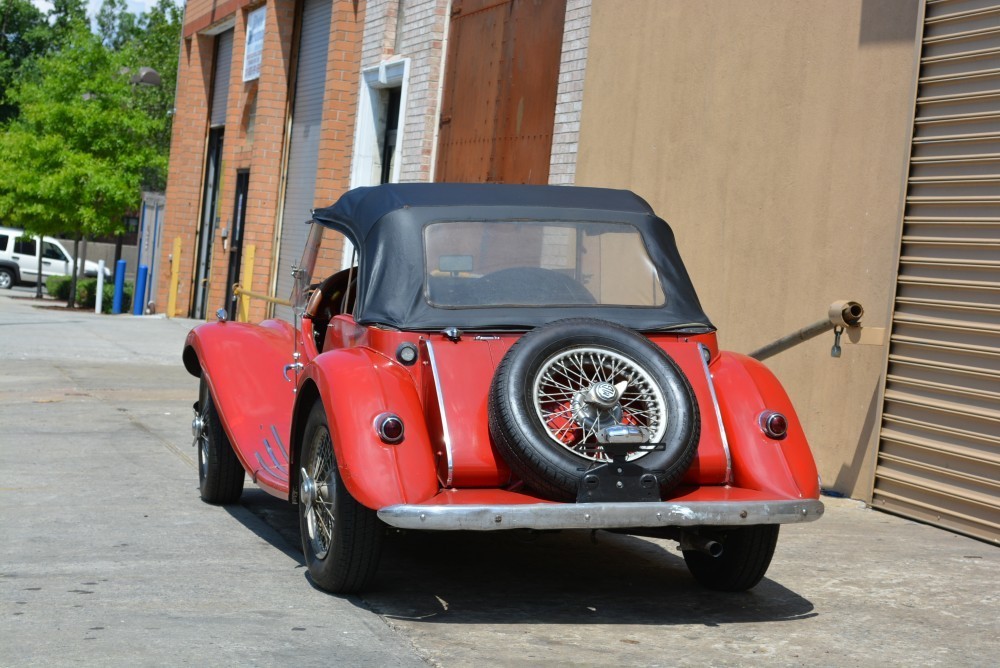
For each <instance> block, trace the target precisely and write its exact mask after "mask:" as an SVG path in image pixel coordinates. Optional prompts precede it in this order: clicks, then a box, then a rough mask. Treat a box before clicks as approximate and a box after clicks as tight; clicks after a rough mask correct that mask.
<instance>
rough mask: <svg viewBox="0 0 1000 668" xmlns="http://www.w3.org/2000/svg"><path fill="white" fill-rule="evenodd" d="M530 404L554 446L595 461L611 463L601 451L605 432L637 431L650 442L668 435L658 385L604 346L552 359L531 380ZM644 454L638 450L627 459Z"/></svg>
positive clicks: (573, 350) (571, 351) (578, 349)
mask: <svg viewBox="0 0 1000 668" xmlns="http://www.w3.org/2000/svg"><path fill="white" fill-rule="evenodd" d="M532 401H533V404H534V408H535V412H536V414H537V415H538V418H539V420H541V423H542V425H543V426H544V427H545V430H546V431H547V432H548V434H549V436H551V437H552V440H553V441H555V442H556V443H558V444H559V445H560V446H562V447H563V448H565V449H566V450H568V451H569V452H571V453H573V454H574V455H578V456H580V457H583V458H584V459H588V460H590V461H594V462H606V461H610V460H611V458H610V457H609V456H608V455H607V454H606V453H605V452H604V450H603V448H601V441H600V435H601V431H602V430H603V429H606V428H608V427H613V426H619V425H626V426H632V427H641V428H642V429H643V430H644V433H645V434H646V436H647V438H646V442H648V443H659V442H660V440H661V439H662V438H663V434H664V432H665V431H666V424H667V419H668V414H667V407H666V402H665V401H664V399H663V393H662V392H661V391H660V389H659V387H658V386H657V384H656V382H654V381H653V379H652V378H651V377H650V375H649V374H648V373H647V372H646V371H645V370H644V369H643V368H642V367H641V366H640V365H639V364H637V363H636V362H635V361H633V360H631V359H629V358H628V357H625V356H624V355H622V354H620V353H617V352H615V351H613V350H610V349H608V348H604V347H597V346H580V347H576V348H570V349H567V350H562V351H559V352H558V353H556V354H554V355H552V356H551V357H550V358H549V359H548V360H546V361H545V362H544V363H543V364H542V366H541V368H540V369H539V370H538V373H537V374H536V376H535V381H534V387H533V389H532ZM646 454H648V452H645V451H641V450H636V451H635V452H632V453H630V454H629V456H628V459H629V460H630V461H631V460H634V459H638V458H639V457H642V456H644V455H646Z"/></svg>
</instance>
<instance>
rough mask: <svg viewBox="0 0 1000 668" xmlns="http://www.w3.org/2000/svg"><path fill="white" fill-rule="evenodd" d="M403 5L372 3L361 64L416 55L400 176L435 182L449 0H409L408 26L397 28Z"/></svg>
mask: <svg viewBox="0 0 1000 668" xmlns="http://www.w3.org/2000/svg"><path fill="white" fill-rule="evenodd" d="M398 7H399V2H398V0H372V1H371V2H369V3H368V10H367V15H368V18H367V21H366V22H365V30H364V39H363V45H362V49H361V51H362V62H361V65H362V68H364V69H367V68H369V67H376V66H378V64H379V63H380V62H382V61H384V60H388V59H392V58H396V57H403V58H410V59H411V62H410V74H409V81H408V82H407V101H406V110H405V120H404V125H403V127H402V128H400V130H401V131H402V142H401V143H400V144H399V148H398V149H397V150H399V155H398V156H397V158H396V159H397V160H398V161H400V177H399V180H400V181H403V182H406V181H430V180H431V179H432V177H433V164H432V159H433V154H434V129H435V123H436V122H437V114H438V89H439V88H440V82H441V76H442V72H441V64H442V49H443V46H444V34H445V29H446V26H447V18H448V14H447V12H448V0H405V2H404V5H403V17H402V20H403V27H402V30H397V28H398V26H397V21H398V20H399V17H398V16H397V15H396V13H397V10H398ZM397 34H398V35H399V37H400V39H399V43H398V44H397V43H396V42H397V40H396V36H397ZM397 46H398V49H397ZM355 81H358V79H356V80H355Z"/></svg>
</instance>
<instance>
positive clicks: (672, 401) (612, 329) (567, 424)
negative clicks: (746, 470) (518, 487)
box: [489, 318, 700, 501]
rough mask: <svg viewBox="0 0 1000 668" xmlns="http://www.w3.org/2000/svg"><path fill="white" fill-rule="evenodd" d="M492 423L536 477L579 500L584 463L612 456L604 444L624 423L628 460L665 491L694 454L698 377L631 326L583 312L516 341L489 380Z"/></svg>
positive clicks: (522, 470)
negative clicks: (653, 447)
mask: <svg viewBox="0 0 1000 668" xmlns="http://www.w3.org/2000/svg"><path fill="white" fill-rule="evenodd" d="M489 427H490V434H491V436H492V437H493V442H494V443H495V445H496V447H497V449H498V451H499V452H500V454H501V455H502V456H503V457H504V459H505V460H506V461H507V463H508V464H509V465H510V468H511V470H512V471H513V472H514V473H515V474H516V475H517V476H518V477H520V478H521V479H522V480H523V481H524V482H525V483H526V484H527V485H528V486H530V487H532V488H534V489H535V490H536V491H538V492H539V493H541V494H543V495H544V496H546V497H548V498H551V499H553V500H555V501H573V500H575V499H576V498H577V493H578V487H579V484H580V480H581V478H582V477H583V474H584V472H585V471H586V470H587V469H590V468H592V467H594V466H597V465H599V464H603V463H605V462H609V461H610V460H611V457H610V456H609V455H608V453H607V451H606V449H605V447H604V444H605V443H606V442H608V441H609V440H613V437H612V436H611V434H612V432H615V431H617V432H619V433H620V432H621V431H623V430H624V431H626V432H628V434H629V436H628V438H630V439H632V440H630V441H629V442H631V443H635V447H634V448H632V449H631V450H630V451H629V453H628V455H627V461H629V462H634V463H635V464H637V465H641V466H642V467H643V468H645V469H647V470H648V471H650V472H651V473H652V474H653V475H655V476H656V479H657V482H658V484H659V488H660V489H659V491H660V494H661V495H662V494H666V493H667V492H669V491H670V490H671V489H672V488H673V487H675V486H676V485H677V484H678V483H679V482H680V480H681V478H682V477H683V476H684V473H685V472H686V471H687V469H688V468H689V467H690V465H691V462H692V461H693V459H694V456H695V453H696V450H697V447H698V437H699V434H700V418H699V412H698V406H697V403H696V401H695V398H694V391H693V390H692V389H691V385H690V383H689V382H688V380H687V378H686V377H685V376H684V373H683V372H682V371H681V370H680V368H679V367H678V366H677V364H676V363H675V362H674V361H673V359H671V358H670V357H669V356H668V355H667V354H666V353H664V352H663V350H661V349H660V348H659V347H658V346H656V345H655V344H654V343H652V342H651V341H650V340H649V339H647V338H646V337H644V336H642V335H640V334H638V333H637V332H634V331H632V330H630V329H627V328H625V327H621V326H619V325H615V324H613V323H610V322H606V321H602V320H594V319H585V318H580V319H571V320H560V321H556V322H553V323H551V324H549V325H546V326H544V327H540V328H538V329H536V330H532V331H531V332H528V333H527V334H525V335H524V336H523V337H521V339H520V340H518V342H517V343H515V344H514V345H513V346H511V348H510V350H509V351H507V354H506V355H505V356H504V358H503V360H502V361H501V362H500V365H499V366H498V367H497V372H496V375H495V376H494V378H493V384H492V386H491V388H490V398H489ZM644 444H658V445H659V446H660V449H659V450H651V449H649V448H643V447H642V445H644Z"/></svg>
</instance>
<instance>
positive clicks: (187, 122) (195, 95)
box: [156, 35, 215, 315]
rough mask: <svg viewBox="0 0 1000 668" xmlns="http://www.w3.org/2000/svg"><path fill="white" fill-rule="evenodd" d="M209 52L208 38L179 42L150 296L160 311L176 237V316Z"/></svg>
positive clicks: (189, 248)
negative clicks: (163, 200)
mask: <svg viewBox="0 0 1000 668" xmlns="http://www.w3.org/2000/svg"><path fill="white" fill-rule="evenodd" d="M214 54H215V38H214V37H202V36H198V35H195V36H193V37H190V38H187V39H185V40H184V41H183V43H182V44H181V52H180V59H179V64H178V76H177V99H176V101H175V109H176V111H175V113H174V123H173V135H172V136H171V138H170V165H169V167H168V171H167V206H166V209H165V213H164V219H163V242H162V245H161V248H160V256H161V257H160V263H159V267H161V269H160V275H159V277H158V281H157V294H156V303H157V304H160V305H162V306H161V308H162V309H163V310H165V309H166V307H167V302H168V298H169V296H170V270H171V263H170V254H171V253H172V252H173V243H174V239H175V238H178V237H179V238H180V239H181V248H182V251H181V260H180V277H181V279H180V282H179V284H178V286H177V295H176V297H177V315H186V314H187V312H188V309H189V308H190V306H191V294H192V293H191V283H192V280H193V276H194V263H195V256H196V254H197V244H196V241H197V234H198V219H199V213H200V206H201V188H202V168H203V165H204V162H205V135H206V132H207V131H208V106H209V92H210V90H211V83H212V65H213V58H214Z"/></svg>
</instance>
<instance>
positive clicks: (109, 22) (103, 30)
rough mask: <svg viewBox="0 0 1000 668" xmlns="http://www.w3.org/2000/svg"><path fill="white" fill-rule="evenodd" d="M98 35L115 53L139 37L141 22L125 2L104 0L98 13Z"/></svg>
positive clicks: (123, 0)
mask: <svg viewBox="0 0 1000 668" xmlns="http://www.w3.org/2000/svg"><path fill="white" fill-rule="evenodd" d="M97 34H98V35H100V37H101V39H102V40H103V41H104V45H105V46H107V47H108V48H109V49H112V50H114V51H118V50H120V49H121V48H122V47H123V46H125V45H126V44H128V43H129V42H130V41H132V40H133V39H135V38H136V37H137V36H138V35H139V21H138V19H137V17H136V15H135V14H133V13H132V12H130V11H128V3H127V2H125V0H104V2H102V3H101V8H100V9H99V10H98V11H97Z"/></svg>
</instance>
